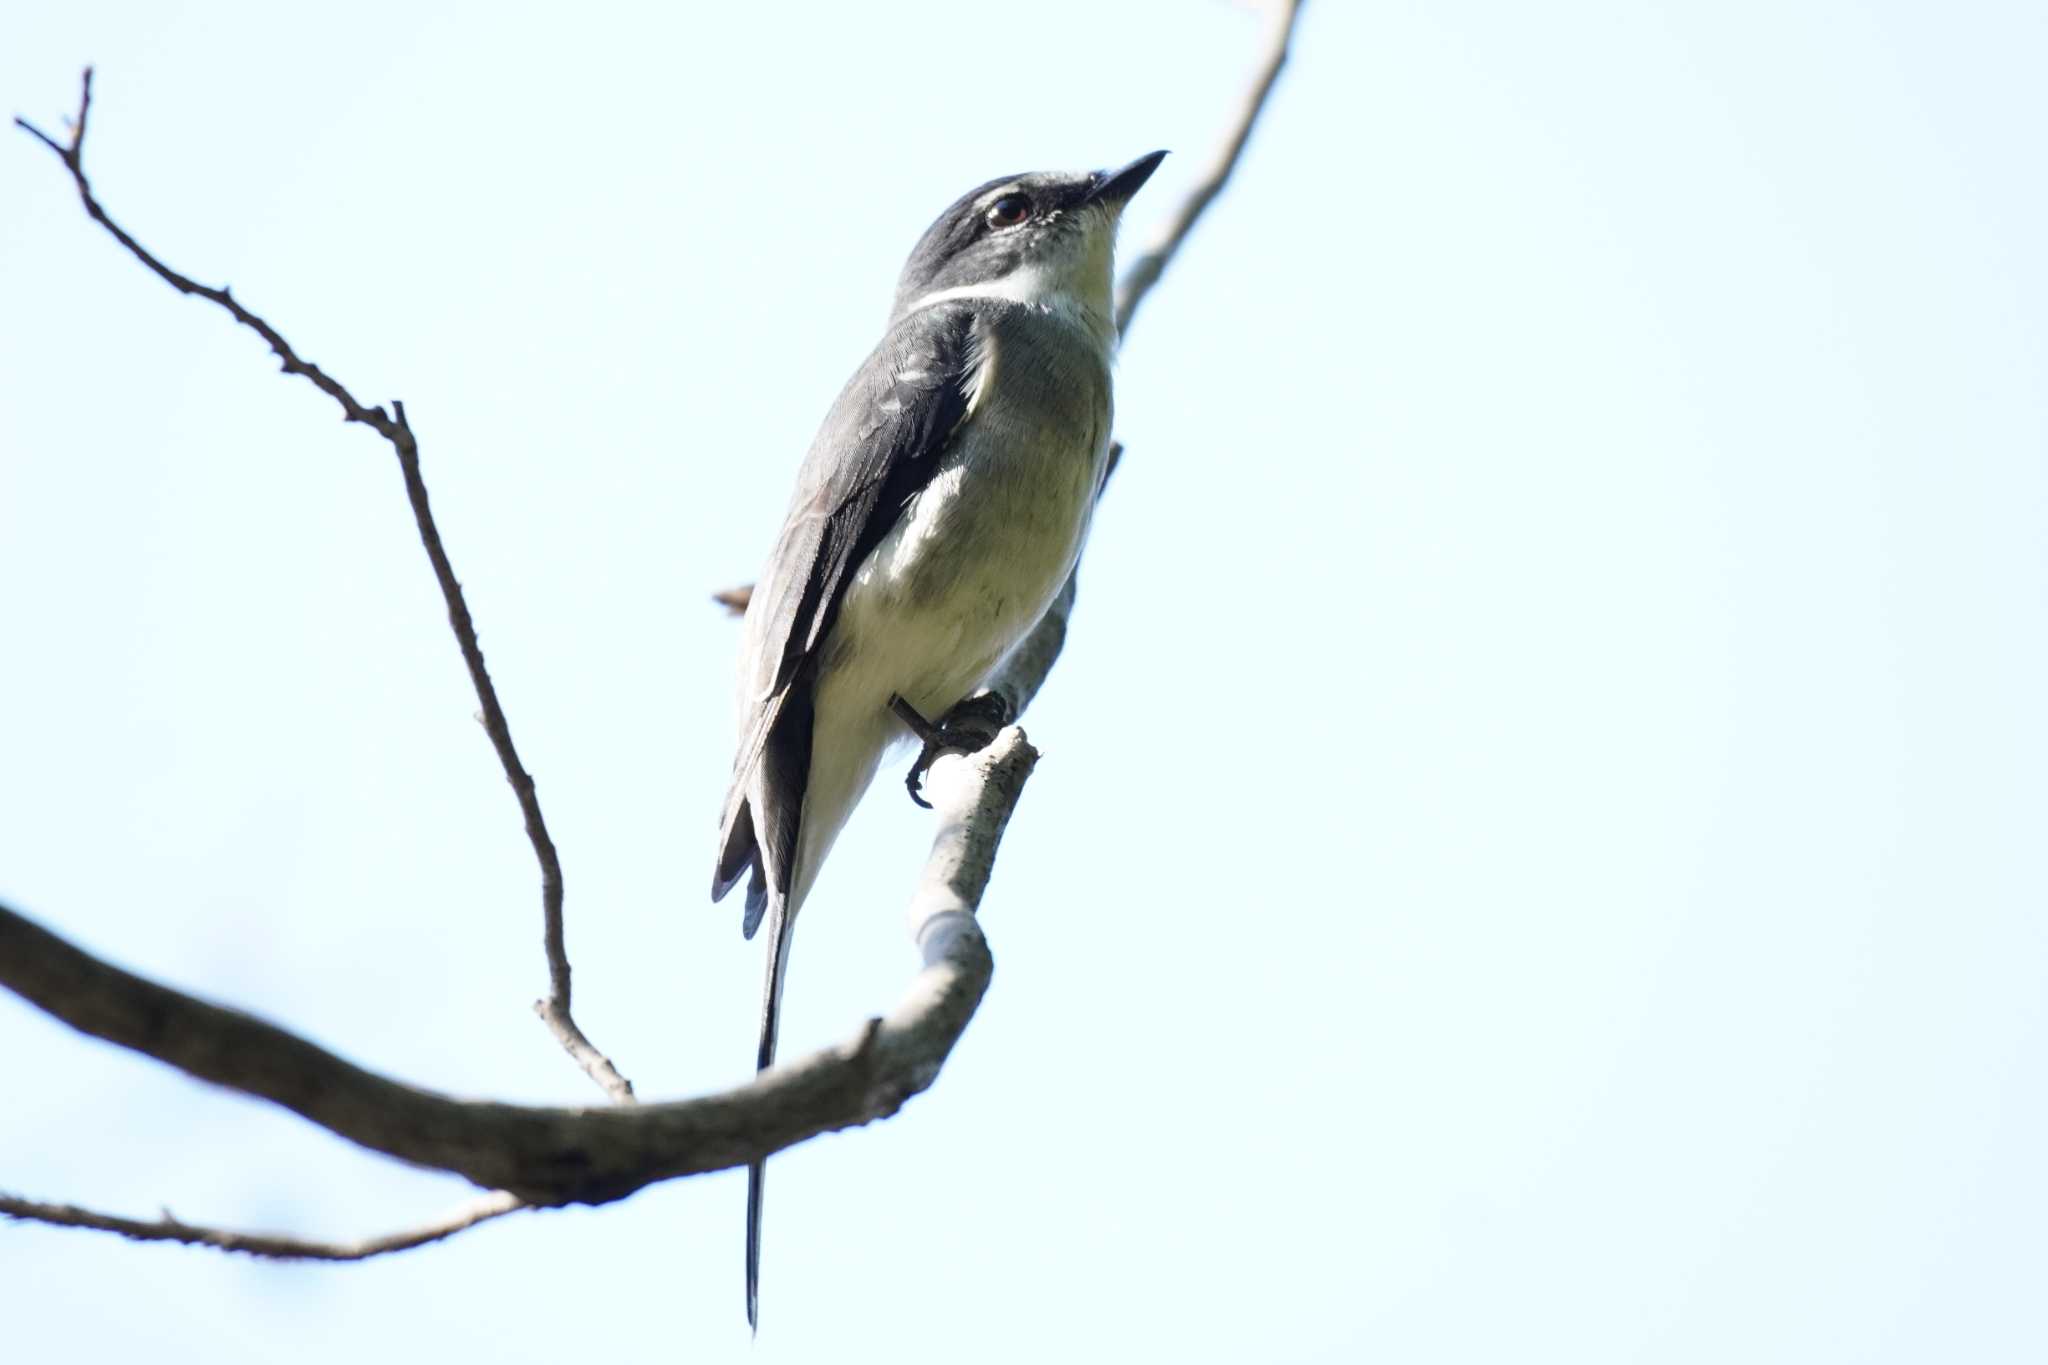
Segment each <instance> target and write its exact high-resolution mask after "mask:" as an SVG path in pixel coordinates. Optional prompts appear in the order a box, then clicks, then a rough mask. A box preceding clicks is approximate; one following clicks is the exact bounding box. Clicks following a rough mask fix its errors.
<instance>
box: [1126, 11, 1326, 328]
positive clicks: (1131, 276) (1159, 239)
mask: <svg viewBox="0 0 2048 1365" xmlns="http://www.w3.org/2000/svg"><path fill="white" fill-rule="evenodd" d="M1301 5H1302V0H1267V8H1268V9H1270V10H1271V11H1272V13H1271V17H1270V18H1269V20H1268V21H1267V28H1266V51H1265V56H1264V57H1263V58H1262V59H1261V60H1260V62H1259V67H1258V73H1257V74H1256V75H1255V76H1253V78H1252V83H1251V86H1250V88H1249V89H1247V90H1246V91H1245V93H1244V99H1243V100H1242V101H1240V102H1239V104H1238V108H1237V117H1236V118H1235V119H1234V120H1232V122H1231V125H1230V129H1229V131H1228V132H1226V133H1225V134H1224V137H1223V140H1222V142H1220V143H1219V144H1217V147H1216V150H1215V151H1214V152H1213V153H1212V154H1211V155H1210V157H1209V164H1208V166H1207V167H1205V168H1204V169H1203V171H1202V176H1201V178H1200V179H1199V180H1197V181H1196V182H1195V184H1194V187H1193V188H1192V189H1190V190H1189V191H1188V192H1187V194H1186V195H1184V196H1183V197H1182V199H1181V201H1180V204H1179V206H1178V207H1176V208H1175V209H1174V211H1173V214H1172V216H1171V217H1169V218H1168V219H1167V220H1166V223H1165V225H1164V226H1163V227H1161V228H1160V230H1159V233H1158V235H1157V236H1155V237H1154V238H1153V239H1152V243H1151V245H1150V246H1148V247H1146V248H1145V250H1144V251H1143V252H1142V253H1141V254H1140V255H1139V256H1138V259H1137V260H1135V261H1132V262H1131V264H1130V268H1129V269H1127V270H1125V271H1124V277H1123V279H1122V280H1120V281H1118V283H1117V287H1116V330H1117V335H1118V336H1122V335H1123V334H1124V333H1125V332H1128V331H1129V330H1130V329H1131V319H1132V318H1133V317H1136V316H1137V313H1138V305H1139V304H1141V303H1143V302H1144V301H1145V296H1146V295H1147V294H1149V293H1151V292H1152V286H1153V285H1155V284H1157V283H1159V277H1160V276H1161V275H1163V274H1165V273H1166V267H1167V266H1168V264H1170V263H1171V262H1172V260H1173V257H1174V254H1175V253H1176V252H1178V251H1179V250H1180V248H1181V243H1182V242H1185V241H1186V240H1187V237H1188V233H1190V232H1191V231H1193V230H1194V226H1195V223H1196V221H1197V220H1199V219H1200V218H1201V216H1202V214H1203V212H1204V211H1205V210H1207V209H1208V207H1209V205H1210V204H1211V203H1212V202H1214V201H1215V198H1216V196H1217V195H1219V194H1221V193H1222V192H1223V186H1224V185H1225V184H1226V183H1227V182H1228V181H1229V180H1230V173H1231V172H1232V171H1234V170H1236V169H1237V162H1238V158H1239V157H1241V156H1243V155H1244V145H1245V143H1247V142H1249V141H1250V140H1251V136H1252V127H1253V125H1254V124H1256V123H1257V122H1258V121H1259V115H1260V114H1261V113H1263V112H1265V108H1266V97H1267V96H1268V95H1270V94H1272V93H1273V85H1274V83H1275V82H1276V81H1278V80H1279V79H1280V68H1281V67H1283V66H1285V65H1286V64H1287V45H1288V43H1289V41H1291V40H1292V39H1293V37H1294V21H1295V20H1296V19H1297V18H1299V17H1300V16H1301Z"/></svg>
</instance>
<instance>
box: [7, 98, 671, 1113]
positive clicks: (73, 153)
mask: <svg viewBox="0 0 2048 1365" xmlns="http://www.w3.org/2000/svg"><path fill="white" fill-rule="evenodd" d="M91 108H92V68H91V67H87V68H86V70H85V75H84V77H83V79H82V80H81V82H80V93H79V100H78V117H77V120H76V121H75V122H74V124H73V126H72V133H71V140H70V142H69V143H68V144H65V143H60V142H58V141H57V140H56V139H55V138H53V137H51V136H50V135H49V134H48V133H45V132H44V131H43V130H42V129H40V128H38V127H36V126H35V125H34V124H32V123H30V122H29V121H28V120H27V119H24V118H16V119H15V120H14V122H15V123H16V125H17V126H19V127H21V128H23V129H25V130H26V131H27V132H28V133H29V134H30V135H31V136H33V137H34V138H36V139H37V140H38V141H40V142H41V143H42V144H43V145H44V146H46V147H48V148H49V149H50V150H51V151H53V152H55V153H56V154H57V155H58V157H59V158H60V159H61V160H62V161H63V162H64V165H65V168H66V169H67V170H69V171H70V172H71V179H72V181H73V182H74V183H75V184H76V185H77V186H78V197H79V199H80V200H81V201H83V203H84V204H85V211H86V213H88V214H89V215H91V217H92V220H93V221H94V222H96V223H98V224H99V225H100V226H101V227H103V228H105V229H106V230H107V231H108V232H109V233H110V234H111V235H112V236H113V238H114V240H115V241H117V242H119V243H120V244H121V245H122V246H123V247H125V248H127V250H128V254H129V255H131V256H133V257H134V258H135V259H136V260H138V261H140V262H142V264H143V265H145V266H147V267H149V269H150V270H151V271H152V272H153V273H155V274H156V276H157V277H158V278H159V279H161V280H163V281H164V282H165V283H166V284H168V285H170V286H171V287H172V288H173V289H176V290H177V291H178V292H179V293H181V294H190V295H193V296H195V297H198V298H202V299H205V300H207V301H208V302H210V303H214V304H218V305H219V306H220V307H222V308H224V309H226V310H227V312H228V313H229V315H230V316H232V317H233V318H234V320H235V321H236V322H239V323H240V324H242V325H243V326H244V327H247V328H248V329H249V330H251V331H253V332H255V333H256V334H257V335H258V336H260V337H262V338H263V340H264V341H265V342H267V343H268V344H269V346H270V349H271V350H272V351H273V352H275V353H276V354H277V357H278V359H279V360H280V361H281V362H282V368H283V370H284V372H285V373H286V374H295V375H299V376H301V377H303V378H304V379H306V380H307V381H308V382H309V383H311V384H312V385H313V386H314V387H315V388H317V389H319V390H320V391H321V392H322V393H324V394H326V395H327V396H328V397H330V398H332V399H333V400H334V401H335V403H336V404H337V405H339V406H340V408H341V414H342V419H343V420H344V421H348V422H360V423H362V424H363V425H364V426H367V427H369V428H371V429H372V430H373V431H375V432H376V433H377V434H378V435H379V436H382V437H383V438H384V439H385V440H386V441H388V442H389V443H390V444H391V448H392V450H393V451H395V452H396V453H397V455H398V467H399V471H400V472H401V474H402V475H403V476H404V479H405V496H406V500H407V501H408V502H409V503H411V505H412V513H413V520H414V522H415V523H416V524H417V525H418V527H419V535H420V544H421V545H423V546H424V547H425V548H426V551H427V559H428V560H429V561H430V562H431V563H432V565H433V569H434V581H435V582H436V583H438V584H439V585H440V588H441V598H442V600H443V601H444V602H445V603H446V604H447V608H448V624H449V627H450V628H451V629H452V630H453V631H454V632H455V642H456V644H457V646H458V647H459V648H460V649H461V651H462V662H463V664H464V666H465V667H467V668H468V670H469V681H470V684H471V686H472V687H474V688H475V690H476V699H477V705H478V706H479V707H480V708H481V718H482V720H483V726H484V732H485V733H486V734H488V735H489V736H490V739H491V747H492V748H493V749H494V750H496V751H497V755H498V762H499V764H500V765H501V766H502V767H503V768H504V770H505V780H506V781H507V782H509V783H511V784H512V791H513V794H514V795H515V796H516V797H517V798H518V801H519V811H520V815H521V816H522V817H523V818H524V820H525V822H526V837H527V840H528V842H530V843H531V844H532V845H533V854H534V858H535V859H536V860H537V861H538V862H539V863H540V884H541V938H542V943H543V945H544V947H545V949H546V952H547V962H548V994H547V998H546V999H544V1000H538V1001H535V1002H534V1010H535V1012H536V1013H538V1014H539V1015H540V1017H541V1019H542V1020H543V1021H544V1022H545V1023H546V1024H547V1026H548V1028H549V1029H550V1030H551V1031H552V1032H553V1033H554V1035H555V1038H556V1040H557V1041H559V1042H560V1043H561V1045H562V1046H563V1048H565V1049H566V1050H567V1051H568V1053H569V1055H570V1056H571V1057H573V1058H575V1060H576V1062H577V1064H578V1065H580V1066H581V1067H582V1068H583V1069H584V1071H585V1072H587V1073H588V1074H589V1075H590V1077H591V1079H592V1080H594V1081H596V1082H597V1083H598V1084H599V1085H600V1086H602V1087H603V1088H604V1090H605V1093H606V1094H608V1095H610V1096H611V1097H612V1098H613V1099H614V1100H616V1101H618V1102H620V1103H629V1102H631V1100H632V1098H633V1087H632V1085H631V1084H630V1083H629V1082H628V1081H627V1080H626V1078H625V1077H624V1076H621V1075H620V1074H619V1072H618V1070H617V1068H615V1067H614V1066H613V1065H612V1064H611V1061H610V1059H608V1058H607V1057H605V1055H604V1054H603V1053H601V1052H599V1051H598V1050H597V1048H596V1047H595V1046H593V1045H592V1044H591V1042H590V1040H589V1039H588V1038H586V1037H585V1036H584V1034H583V1030H582V1029H580V1028H578V1027H577V1025H576V1021H575V1019H574V1018H573V1017H572V1016H571V1014H570V1012H569V995H570V987H569V954H568V949H567V947H566V945H565V943H564V937H563V929H562V860H561V858H560V856H559V855H558V854H557V853H556V851H555V841H554V838H553V836H551V835H550V834H549V833H548V826H547V820H546V819H545V818H544V817H543V816H542V815H541V810H540V798H539V796H538V795H537V794H536V792H535V790H534V783H533V777H532V775H531V774H529V773H528V772H527V771H526V767H525V765H524V764H522V763H521V762H520V760H519V750H518V748H517V747H516V746H515V745H514V744H513V742H512V730H511V727H510V725H509V724H508V723H507V722H506V720H505V708H504V706H503V705H502V704H500V702H499V701H498V689H497V687H496V686H495V685H494V684H493V683H492V682H491V675H490V671H489V670H488V669H487V668H485V667H484V652H483V648H482V646H480V645H479V644H478V643H477V635H476V623H475V621H474V620H473V619H471V617H470V614H469V603H468V601H467V599H465V598H464V596H463V593H462V584H461V583H460V582H458V581H457V580H456V577H455V566H454V565H453V564H451V563H450V562H449V560H448V551H447V549H446V547H445V546H443V544H442V543H441V531H440V528H439V527H438V526H436V525H435V523H434V513H433V509H432V507H431V506H430V505H429V503H428V500H427V485H426V481H425V479H424V478H423V477H422V476H421V474H420V448H419V441H418V440H417V439H416V438H415V437H414V435H413V430H412V426H411V424H410V423H409V422H408V421H407V420H406V416H405V404H403V403H399V402H396V401H394V402H393V403H392V405H391V412H390V413H389V414H387V413H386V412H385V411H384V409H383V408H382V407H369V406H366V405H364V404H363V403H361V402H359V401H358V400H357V399H356V396H355V395H354V394H352V393H350V392H349V391H348V389H347V388H345V387H344V386H343V385H342V384H341V382H340V381H339V380H337V379H335V378H334V377H333V376H332V375H330V374H328V373H327V372H326V371H325V370H323V369H321V368H320V367H319V366H318V365H315V364H313V363H312V362H310V361H308V360H305V359H302V358H301V357H300V355H299V353H298V352H297V351H296V350H295V349H293V347H292V344H291V343H290V342H289V341H287V340H285V338H284V336H283V335H282V334H281V333H279V332H278V330H277V329H276V328H275V327H272V326H271V325H270V324H269V323H268V322H266V321H264V320H263V319H262V318H261V317H258V316H257V315H256V314H255V313H252V312H250V311H249V310H248V309H247V308H244V307H243V306H242V305H241V304H240V303H239V302H237V301H236V299H235V297H234V295H233V294H232V293H230V292H229V290H228V288H227V287H226V286H222V287H221V288H219V289H214V288H211V287H209V286H207V285H203V284H200V283H198V282H197V281H195V280H192V279H190V278H189V277H187V276H185V275H182V274H180V273H178V272H177V271H175V270H173V269H171V268H170V267H169V266H167V265H165V264H164V263H163V262H162V261H160V260H158V259H157V258H156V257H155V256H154V255H153V254H151V252H150V251H149V250H148V249H147V248H146V247H144V246H143V245H142V244H141V243H140V242H138V241H136V240H135V239H134V238H133V237H131V236H129V235H128V233H127V231H126V230H125V229H124V228H122V227H121V225H120V224H118V223H116V222H115V221H114V220H113V219H112V218H111V217H109V216H108V215H107V211H106V209H105V208H103V207H101V205H100V202H99V200H98V198H97V197H95V196H94V194H93V191H92V184H91V182H90V181H89V180H87V179H86V174H85V129H86V116H87V114H88V113H89V112H90V110H91Z"/></svg>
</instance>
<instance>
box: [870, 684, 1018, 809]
mask: <svg viewBox="0 0 2048 1365" xmlns="http://www.w3.org/2000/svg"><path fill="white" fill-rule="evenodd" d="M889 709H890V710H891V711H893V712H895V714H896V719H898V720H900V721H902V722H903V723H904V724H905V725H907V726H909V727H910V733H912V734H914V735H916V736H917V737H918V738H919V739H920V740H922V741H924V750H923V752H921V753H919V754H918V756H917V762H915V763H913V764H911V765H910V775H909V776H908V777H906V778H904V779H903V785H904V786H905V787H906V788H908V789H909V791H910V799H911V800H913V801H915V802H916V803H917V804H918V805H920V806H923V807H924V808H925V809H926V810H930V809H931V808H932V803H931V802H929V801H927V800H925V799H924V775H925V774H926V773H927V772H929V771H930V770H931V766H932V764H934V763H936V762H938V761H939V759H940V758H941V757H942V756H943V755H946V754H971V753H975V752H977V751H979V750H982V749H986V748H987V747H988V746H989V745H990V744H991V743H992V742H994V740H995V737H996V736H997V735H998V734H1000V733H1002V729H1003V727H1004V726H1005V725H1008V724H1009V723H1010V721H1011V719H1012V717H1011V714H1010V703H1009V701H1008V700H1006V699H1005V698H1004V697H1003V695H1002V694H1001V693H999V692H977V693H975V694H974V695H973V696H971V697H969V698H968V699H967V700H965V701H963V702H961V703H960V704H959V705H957V706H955V707H954V708H953V709H952V710H950V711H948V712H947V713H946V714H945V715H944V716H942V717H940V719H939V721H938V723H937V724H933V723H932V722H931V721H928V720H926V719H925V718H924V717H923V716H922V715H920V714H918V710H917V708H916V707H914V706H912V705H911V704H910V703H909V702H907V701H905V700H903V698H901V697H891V698H889Z"/></svg>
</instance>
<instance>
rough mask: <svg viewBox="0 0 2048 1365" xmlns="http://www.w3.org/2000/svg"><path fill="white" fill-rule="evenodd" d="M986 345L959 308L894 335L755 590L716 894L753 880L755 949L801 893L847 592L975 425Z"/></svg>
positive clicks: (837, 412) (840, 407)
mask: <svg viewBox="0 0 2048 1365" xmlns="http://www.w3.org/2000/svg"><path fill="white" fill-rule="evenodd" d="M975 338H976V325H975V315H974V313H973V311H972V310H971V309H969V308H967V307H965V306H963V305H958V304H953V305H944V306H941V307H937V308H930V309H926V310H924V311H922V312H918V313H913V314H911V315H910V316H909V317H906V318H904V319H903V320H902V321H900V322H898V323H897V324H896V325H895V326H894V327H892V328H891V329H890V330H889V333H888V335H886V336H884V337H883V338H882V340H881V343H880V344H879V345H877V346H876V347H875V349H874V351H873V352H871V353H870V354H869V356H868V358H867V360H866V361H865V362H864V363H863V364H862V365H861V367H860V369H858V370H857V371H855V372H854V375H853V377H852V378H851V379H849V380H848V381H847V382H846V387H845V388H843V389H841V390H840V393H839V398H838V400H837V401H836V402H834V403H833V405H832V410H831V412H830V413H828V414H827V415H826V418H825V423H824V425H823V426H822V427H821V428H820V429H819V431H818V435H817V438H816V439H815V440H813V441H812V442H811V450H810V454H809V455H808V456H806V457H805V459H804V464H803V468H802V470H801V472H800V473H799V474H798V477H797V488H796V493H795V495H794V497H793V498H792V499H791V501H790V507H789V513H788V516H787V517H786V518H785V520H784V521H783V524H782V533H781V534H780V535H779V536H778V537H777V539H776V542H775V551H774V554H773V555H772V556H770V558H769V561H768V567H767V568H766V570H765V571H764V572H763V573H762V575H761V578H760V581H759V582H758V583H757V584H756V585H755V587H754V595H753V600H752V602H751V603H750V604H749V605H748V608H747V620H746V627H745V640H744V643H743V645H742V650H743V657H742V658H741V661H740V679H741V682H740V686H741V689H742V700H741V729H740V744H739V750H738V753H737V754H736V755H735V757H734V760H733V772H732V785H731V787H730V788H729V789H728V791H727V793H726V800H725V812H724V818H723V820H722V821H721V824H720V829H719V837H718V863H717V868H716V870H715V872H714V873H713V876H712V883H711V898H712V899H713V900H718V899H720V898H722V897H723V896H724V895H725V894H726V893H727V892H728V891H730V890H731V889H732V887H733V885H734V883H736V882H737V881H738V880H739V878H740V876H741V874H742V873H745V872H747V871H748V870H749V869H750V868H751V869H752V871H753V878H752V881H751V883H750V885H749V886H748V888H747V911H746V918H745V921H744V928H745V931H746V934H747V936H748V937H749V938H751V937H752V936H753V934H754V931H755V929H756V928H758V927H759V925H760V921H761V916H762V914H763V913H764V911H765V910H766V908H767V901H768V895H769V892H770V890H771V889H772V890H773V892H774V893H775V894H776V895H777V897H778V898H779V897H781V896H783V895H786V894H787V893H788V890H789V887H790V884H791V880H792V868H791V864H792V862H793V861H794V859H795V856H796V847H797V824H798V820H799V818H800V816H801V814H802V810H803V796H804V787H805V783H806V781H807V779H808V776H809V772H810V744H811V719H812V715H811V689H812V684H813V681H814V673H815V670H816V662H817V657H818V652H819V650H820V649H821V648H822V646H823V644H824V642H825V639H826V636H827V635H828V633H829V632H830V631H831V628H832V623H833V621H834V620H835V619H836V618H837V616H838V612H839V604H840V601H841V600H842V598H843V597H844V596H845V592H846V585H847V584H848V582H850V581H851V580H852V578H853V575H854V573H855V571H856V570H857V569H858V568H859V567H860V565H861V562H862V561H863V560H865V559H866V558H867V557H868V555H869V554H870V553H871V552H872V551H873V550H874V548H875V546H876V545H878V544H879V543H880V542H881V540H882V538H883V537H884V536H885V535H887V534H888V533H889V530H890V529H891V528H892V527H893V526H895V524H896V522H897V520H898V518H900V517H901V516H902V514H903V509H904V507H905V505H906V504H908V503H909V501H910V500H911V499H912V498H913V497H915V496H916V495H917V493H918V492H919V491H920V490H921V489H923V488H924V486H925V485H926V484H927V483H929V482H930V481H931V477H932V475H933V473H934V472H935V471H936V470H937V468H938V465H939V457H940V456H941V455H942V454H943V453H944V451H945V449H946V446H947V445H948V444H949V443H950V442H951V440H952V438H953V435H954V433H955V432H956V431H957V430H958V429H959V426H960V424H961V422H962V421H963V420H964V419H965V418H966V416H967V411H968V408H969V406H970V403H971V400H972V392H971V390H972V387H973V382H974V381H973V375H974V373H975V371H976V369H977V367H978V364H979V351H980V346H979V344H978V343H977V341H976V339H975ZM757 770H758V774H759V776H760V778H761V779H762V780H761V781H759V782H756V781H755V780H754V779H755V777H756V775H757ZM750 789H751V790H752V792H753V799H750V798H749V791H750ZM756 807H759V808H756Z"/></svg>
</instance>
